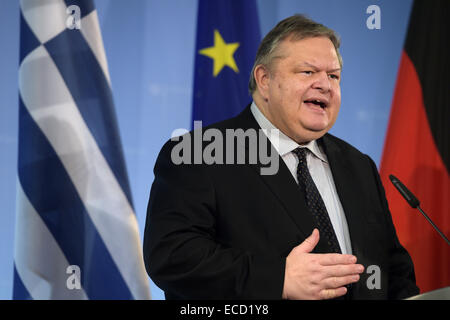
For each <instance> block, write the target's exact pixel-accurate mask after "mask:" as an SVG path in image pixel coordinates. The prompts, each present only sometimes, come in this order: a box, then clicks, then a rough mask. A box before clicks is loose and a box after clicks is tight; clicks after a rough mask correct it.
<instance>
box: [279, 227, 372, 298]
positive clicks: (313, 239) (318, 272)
mask: <svg viewBox="0 0 450 320" xmlns="http://www.w3.org/2000/svg"><path fill="white" fill-rule="evenodd" d="M318 242H319V230H317V229H314V231H313V232H312V234H311V235H310V236H309V237H308V238H307V239H306V240H305V241H303V242H302V243H301V244H300V245H298V246H296V247H295V248H294V249H292V251H291V252H290V253H289V255H288V256H287V258H286V269H285V275H284V287H283V299H293V300H297V299H299V300H311V299H313V300H317V299H333V298H337V297H340V296H343V295H344V294H346V293H347V288H345V285H347V284H350V283H353V282H357V281H358V280H359V274H360V273H362V272H363V271H364V267H363V266H362V265H360V264H356V257H355V256H353V255H349V254H338V253H327V254H314V253H310V252H311V251H312V250H313V249H314V247H315V246H316V245H317V243H318Z"/></svg>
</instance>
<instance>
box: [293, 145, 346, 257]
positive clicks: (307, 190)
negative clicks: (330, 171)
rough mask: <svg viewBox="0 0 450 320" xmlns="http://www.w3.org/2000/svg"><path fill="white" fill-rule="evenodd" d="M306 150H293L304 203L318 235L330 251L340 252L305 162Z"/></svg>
mask: <svg viewBox="0 0 450 320" xmlns="http://www.w3.org/2000/svg"><path fill="white" fill-rule="evenodd" d="M307 151H309V150H308V149H306V148H297V149H295V150H294V151H293V152H294V153H295V154H296V155H297V157H298V161H299V162H298V166H297V178H298V185H299V187H300V188H301V189H302V190H303V192H304V194H305V197H306V205H307V206H308V209H309V211H310V213H311V214H312V215H313V216H314V219H315V221H316V223H317V227H318V229H319V232H320V237H321V238H322V237H323V238H324V239H325V240H326V241H327V243H328V245H329V246H330V248H331V250H332V252H334V253H341V249H340V247H339V242H338V240H337V238H336V234H335V233H334V229H333V225H332V224H331V220H330V217H329V216H328V212H327V208H326V207H325V204H324V202H323V199H322V197H321V196H320V193H319V190H317V187H316V185H315V184H314V181H313V179H312V178H311V175H310V173H309V170H308V165H307V163H306V153H307Z"/></svg>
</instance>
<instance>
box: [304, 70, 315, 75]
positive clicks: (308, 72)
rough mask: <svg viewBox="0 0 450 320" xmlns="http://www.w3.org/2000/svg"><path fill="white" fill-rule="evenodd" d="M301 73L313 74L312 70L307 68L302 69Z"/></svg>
mask: <svg viewBox="0 0 450 320" xmlns="http://www.w3.org/2000/svg"><path fill="white" fill-rule="evenodd" d="M302 73H304V74H307V75H311V74H313V72H312V71H309V70H305V71H302Z"/></svg>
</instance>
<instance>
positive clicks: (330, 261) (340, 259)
mask: <svg viewBox="0 0 450 320" xmlns="http://www.w3.org/2000/svg"><path fill="white" fill-rule="evenodd" d="M318 258H319V263H320V264H321V265H322V266H333V265H338V264H353V263H355V262H356V257H355V256H354V255H351V254H340V253H324V254H320V255H318Z"/></svg>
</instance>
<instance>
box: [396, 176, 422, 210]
mask: <svg viewBox="0 0 450 320" xmlns="http://www.w3.org/2000/svg"><path fill="white" fill-rule="evenodd" d="M389 179H390V180H391V182H392V184H393V185H394V187H395V188H397V190H398V191H399V192H400V194H401V195H402V196H403V198H405V200H406V202H408V203H409V205H410V206H411V208H414V209H416V208H417V207H418V206H419V204H420V202H419V200H418V199H417V198H416V197H415V196H414V195H413V194H412V192H411V191H409V190H408V188H407V187H405V185H404V184H403V183H401V181H400V180H398V179H397V178H396V177H395V176H394V175H392V174H391V175H389Z"/></svg>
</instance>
